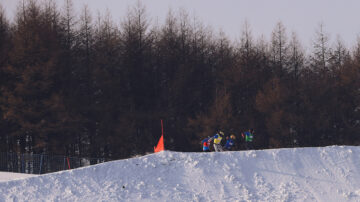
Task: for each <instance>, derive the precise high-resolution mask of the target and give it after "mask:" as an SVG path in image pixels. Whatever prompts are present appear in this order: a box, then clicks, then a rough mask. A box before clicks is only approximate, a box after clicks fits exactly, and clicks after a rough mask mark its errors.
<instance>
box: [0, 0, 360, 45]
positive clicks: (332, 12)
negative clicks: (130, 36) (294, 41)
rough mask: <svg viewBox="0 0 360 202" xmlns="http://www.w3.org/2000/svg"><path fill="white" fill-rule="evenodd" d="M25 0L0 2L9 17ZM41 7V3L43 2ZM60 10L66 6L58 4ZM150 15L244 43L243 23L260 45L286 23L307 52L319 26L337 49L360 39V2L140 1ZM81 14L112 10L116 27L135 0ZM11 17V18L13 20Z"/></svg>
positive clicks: (79, 0) (117, 0)
mask: <svg viewBox="0 0 360 202" xmlns="http://www.w3.org/2000/svg"><path fill="white" fill-rule="evenodd" d="M19 1H20V0H0V4H2V6H3V7H4V8H5V11H6V13H7V14H8V16H11V17H12V15H13V14H14V13H15V10H16V5H17V3H18V2H19ZM39 1H41V0H39ZM55 1H56V2H57V4H59V5H60V6H61V5H62V3H63V0H55ZM140 1H141V3H142V4H144V5H145V7H146V9H147V14H148V16H149V17H150V19H151V20H152V22H155V21H158V22H159V23H163V22H164V19H165V17H166V15H167V13H168V11H169V9H171V10H173V11H175V12H177V11H178V10H179V9H185V10H186V11H187V12H188V13H189V14H190V16H196V17H197V18H198V19H199V20H200V21H201V22H203V23H204V24H205V25H210V26H211V27H212V28H213V30H214V31H215V32H219V31H220V30H221V31H222V32H224V33H225V34H226V35H227V36H228V37H229V38H230V39H232V40H237V39H239V38H240V35H241V31H242V28H243V25H244V22H245V21H247V22H248V23H249V24H250V28H251V31H252V34H253V36H254V38H255V39H257V38H259V37H260V36H264V37H265V39H268V40H269V39H270V37H271V32H272V30H273V29H274V27H275V25H276V23H277V22H280V21H281V22H282V23H283V24H284V25H285V27H286V31H287V35H288V36H290V35H291V33H292V32H295V33H296V34H297V36H298V38H299V39H300V41H301V42H302V44H303V46H305V47H308V46H311V44H312V41H313V40H314V38H315V30H316V29H317V28H318V26H319V24H320V23H322V24H323V25H324V31H325V32H326V33H327V34H328V35H329V38H330V42H331V44H332V43H335V39H336V38H337V36H340V37H341V39H342V40H343V42H344V43H345V45H346V46H348V47H351V46H353V45H354V44H355V43H356V41H357V36H358V35H360V23H358V20H357V19H360V12H358V9H359V8H360V1H359V0H346V1H341V0H297V1H295V0H140ZM73 2H74V4H75V7H76V11H78V13H80V11H81V8H82V7H83V6H84V5H85V4H86V5H88V6H89V7H90V9H91V10H92V11H93V14H94V15H95V14H96V13H98V11H100V12H101V13H104V12H105V11H106V10H107V9H108V10H109V11H110V13H111V14H112V17H113V19H114V21H115V22H117V21H118V22H120V20H121V19H122V18H123V17H124V16H125V15H126V12H127V9H128V8H129V7H131V6H134V5H135V4H136V0H101V1H100V0H73ZM11 17H10V18H11Z"/></svg>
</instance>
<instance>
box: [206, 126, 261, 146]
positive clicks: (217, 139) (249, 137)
mask: <svg viewBox="0 0 360 202" xmlns="http://www.w3.org/2000/svg"><path fill="white" fill-rule="evenodd" d="M254 133H255V132H254V129H249V130H247V131H245V132H243V133H241V138H242V139H243V141H244V142H245V147H246V149H251V148H252V144H251V143H252V141H253V138H254ZM223 139H224V140H225V141H223ZM235 139H236V136H235V134H234V133H232V134H230V135H229V136H226V137H225V134H224V132H223V131H221V130H219V131H218V132H217V133H216V134H215V135H214V136H213V137H210V136H209V137H207V138H205V139H203V140H202V141H201V144H202V146H203V151H204V152H210V151H211V150H210V148H211V144H212V145H213V147H214V150H215V151H216V152H221V151H231V150H233V148H234V146H235Z"/></svg>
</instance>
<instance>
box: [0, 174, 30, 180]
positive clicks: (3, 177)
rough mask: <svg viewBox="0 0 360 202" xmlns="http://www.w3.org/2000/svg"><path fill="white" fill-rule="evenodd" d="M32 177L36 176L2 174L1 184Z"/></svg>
mask: <svg viewBox="0 0 360 202" xmlns="http://www.w3.org/2000/svg"><path fill="white" fill-rule="evenodd" d="M31 176H35V175H29V174H22V173H8V172H0V182H3V181H9V180H14V179H23V178H27V177H31Z"/></svg>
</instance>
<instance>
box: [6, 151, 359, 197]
mask: <svg viewBox="0 0 360 202" xmlns="http://www.w3.org/2000/svg"><path fill="white" fill-rule="evenodd" d="M44 200H47V201H48V200H50V201H360V147H353V146H331V147H323V148H296V149H272V150H257V151H237V152H222V153H214V152H213V153H180V152H171V151H165V152H160V153H156V154H150V155H146V156H142V157H137V158H132V159H126V160H119V161H112V162H107V163H103V164H98V165H95V166H89V167H84V168H80V169H75V170H71V171H63V172H58V173H52V174H46V175H41V176H34V177H29V178H26V179H19V180H12V181H7V182H0V201H44Z"/></svg>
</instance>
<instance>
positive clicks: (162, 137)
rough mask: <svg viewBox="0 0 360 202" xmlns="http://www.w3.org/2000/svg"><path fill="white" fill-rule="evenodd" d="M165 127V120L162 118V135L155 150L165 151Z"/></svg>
mask: <svg viewBox="0 0 360 202" xmlns="http://www.w3.org/2000/svg"><path fill="white" fill-rule="evenodd" d="M164 150H165V146H164V127H163V121H162V120H161V137H160V140H159V142H158V144H157V146H156V147H154V152H155V153H156V152H159V151H164Z"/></svg>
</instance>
